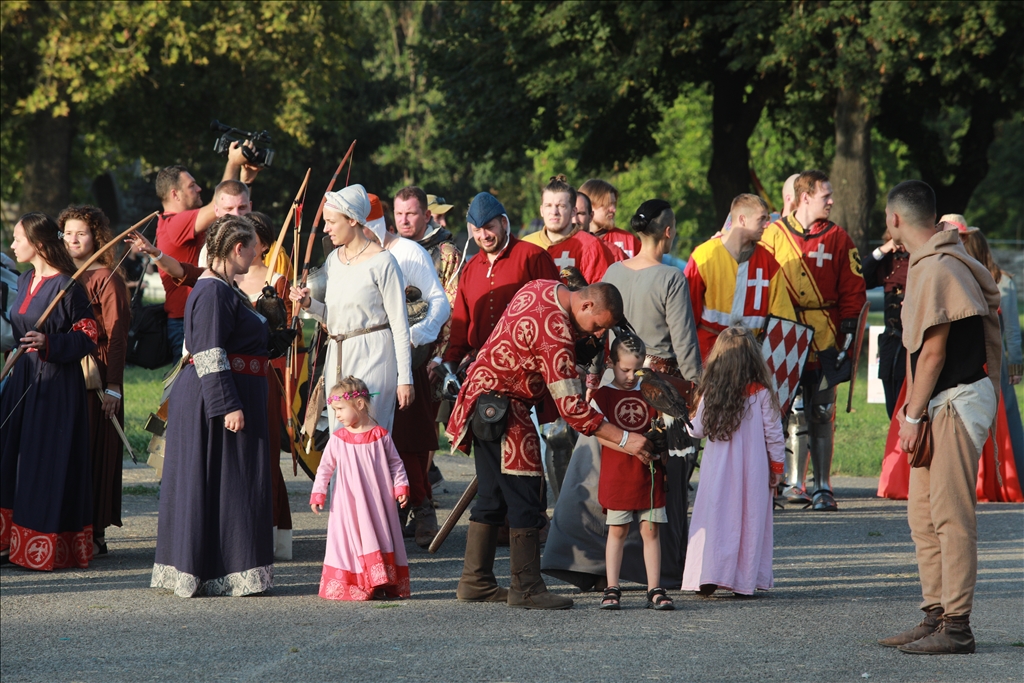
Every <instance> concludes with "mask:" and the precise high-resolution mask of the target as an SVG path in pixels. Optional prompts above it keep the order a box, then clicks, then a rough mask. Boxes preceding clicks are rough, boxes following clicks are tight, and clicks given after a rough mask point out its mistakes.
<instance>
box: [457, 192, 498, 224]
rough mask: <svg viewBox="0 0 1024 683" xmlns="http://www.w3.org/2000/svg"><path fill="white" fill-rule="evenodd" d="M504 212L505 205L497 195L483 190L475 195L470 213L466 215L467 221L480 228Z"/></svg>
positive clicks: (470, 206)
mask: <svg viewBox="0 0 1024 683" xmlns="http://www.w3.org/2000/svg"><path fill="white" fill-rule="evenodd" d="M503 213H505V207H504V206H502V205H501V202H499V201H498V198H497V197H495V196H494V195H493V194H491V193H490V192H481V193H480V194H478V195H477V196H475V197H473V203H472V204H470V205H469V213H468V214H467V215H466V222H467V223H470V224H471V225H475V226H476V227H478V228H480V227H483V226H485V225H487V224H488V223H489V222H491V221H492V220H494V219H495V218H496V217H498V216H500V215H501V214H503Z"/></svg>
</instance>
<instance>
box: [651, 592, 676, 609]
mask: <svg viewBox="0 0 1024 683" xmlns="http://www.w3.org/2000/svg"><path fill="white" fill-rule="evenodd" d="M675 608H676V606H675V603H673V602H672V598H670V597H668V594H667V593H666V592H665V589H664V588H652V589H651V590H649V591H647V609H656V610H658V611H665V612H670V611H672V610H674V609H675Z"/></svg>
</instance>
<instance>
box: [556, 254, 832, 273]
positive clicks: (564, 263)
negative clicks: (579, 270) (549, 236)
mask: <svg viewBox="0 0 1024 683" xmlns="http://www.w3.org/2000/svg"><path fill="white" fill-rule="evenodd" d="M829 258H832V257H831V256H830V257H829ZM555 265H556V266H558V269H559V270H561V269H562V268H572V267H573V266H575V265H576V259H574V258H569V252H568V251H563V252H562V255H561V256H559V257H558V258H556V259H555Z"/></svg>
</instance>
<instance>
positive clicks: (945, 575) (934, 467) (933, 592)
mask: <svg viewBox="0 0 1024 683" xmlns="http://www.w3.org/2000/svg"><path fill="white" fill-rule="evenodd" d="M931 428H932V442H933V443H934V444H935V454H934V456H933V458H932V463H931V467H915V468H913V469H911V471H910V495H909V498H908V501H907V519H908V521H909V522H910V536H911V537H912V538H913V539H914V545H915V546H916V549H917V567H918V572H919V573H920V575H921V593H922V597H923V600H922V602H921V609H923V610H931V609H933V608H935V607H938V606H940V605H941V606H942V608H943V611H944V612H945V614H946V616H950V617H959V616H967V615H969V614H970V613H971V606H972V605H973V603H974V585H975V583H976V582H977V577H978V526H977V520H976V517H975V514H974V508H975V505H977V502H978V500H977V493H976V491H975V482H976V481H977V478H978V450H977V449H976V448H975V447H974V443H973V442H972V441H971V438H970V436H969V435H968V432H967V429H966V428H965V427H964V423H963V421H962V420H961V419H960V415H959V414H957V412H956V410H955V409H954V408H953V406H952V405H951V404H948V403H947V404H945V405H942V406H941V407H939V409H938V410H936V411H935V413H934V417H933V418H932V422H931Z"/></svg>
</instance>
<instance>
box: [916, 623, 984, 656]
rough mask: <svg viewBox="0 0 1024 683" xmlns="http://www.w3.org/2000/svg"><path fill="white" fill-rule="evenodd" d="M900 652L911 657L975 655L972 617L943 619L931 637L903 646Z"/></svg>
mask: <svg viewBox="0 0 1024 683" xmlns="http://www.w3.org/2000/svg"><path fill="white" fill-rule="evenodd" d="M899 651H900V652H906V653H907V654H910V655H969V654H973V653H974V634H973V633H972V632H971V624H970V617H943V618H942V621H941V622H939V627H938V628H937V629H935V631H934V632H933V633H931V634H930V635H927V636H925V637H924V638H921V639H920V640H915V641H914V642H912V643H908V644H906V645H901V646H900V647H899Z"/></svg>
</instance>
